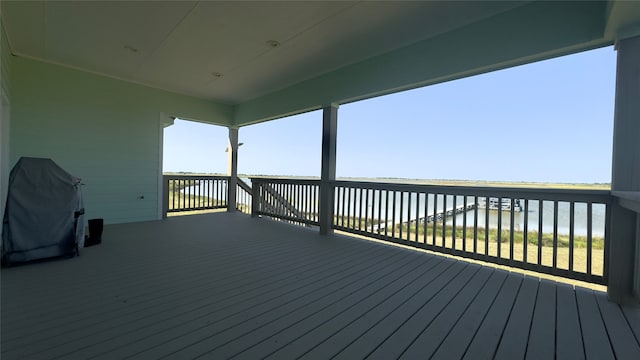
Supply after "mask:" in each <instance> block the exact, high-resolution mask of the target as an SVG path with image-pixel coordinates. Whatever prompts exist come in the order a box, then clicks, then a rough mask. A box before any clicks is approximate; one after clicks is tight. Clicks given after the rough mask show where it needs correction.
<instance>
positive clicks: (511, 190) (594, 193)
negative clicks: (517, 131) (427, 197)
mask: <svg viewBox="0 0 640 360" xmlns="http://www.w3.org/2000/svg"><path fill="white" fill-rule="evenodd" d="M250 179H251V182H254V183H258V182H260V183H265V182H269V183H276V184H277V183H281V184H285V183H286V184H308V185H316V184H319V183H320V179H313V178H300V179H287V178H279V177H277V178H275V177H274V178H271V177H250ZM329 183H330V184H331V185H333V186H349V187H353V188H362V189H365V188H366V189H370V190H391V191H393V190H395V191H425V190H427V191H428V192H431V193H446V194H449V195H469V196H471V195H477V196H490V197H499V196H500V197H513V198H517V197H518V196H517V195H521V197H536V198H539V199H540V200H560V201H583V202H601V203H609V202H610V199H611V195H612V192H611V191H610V190H602V189H566V188H531V187H517V186H475V185H433V184H417V183H415V184H414V183H394V182H378V181H354V180H335V181H330V182H329ZM523 195H524V196H523ZM638 196H640V195H638Z"/></svg>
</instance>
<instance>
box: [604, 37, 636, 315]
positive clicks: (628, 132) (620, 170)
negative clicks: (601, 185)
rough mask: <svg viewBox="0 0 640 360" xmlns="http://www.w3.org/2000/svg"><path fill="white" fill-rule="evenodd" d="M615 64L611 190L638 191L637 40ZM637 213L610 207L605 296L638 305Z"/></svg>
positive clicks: (622, 44)
mask: <svg viewBox="0 0 640 360" xmlns="http://www.w3.org/2000/svg"><path fill="white" fill-rule="evenodd" d="M616 50H617V51H618V63H617V74H616V100H615V116H614V128H613V161H612V175H611V190H612V191H634V192H637V191H640V141H638V139H640V37H635V38H629V39H625V40H620V41H619V42H618V43H617V44H616ZM638 223H640V221H639V219H638V214H637V213H635V212H633V211H631V210H628V209H625V208H623V207H621V206H620V205H618V203H617V202H616V201H614V202H613V204H612V206H611V226H610V229H609V230H610V238H609V240H610V243H609V248H608V256H609V261H608V279H609V285H608V295H609V299H610V300H611V301H615V302H617V303H622V304H629V303H637V302H638V299H637V298H634V295H633V283H634V280H636V279H634V278H635V277H637V276H638V275H634V274H635V273H636V272H637V270H638V262H639V261H640V258H639V257H638V255H637V250H638V249H636V247H638V246H640V244H638V243H637V239H638V237H637V232H638V230H640V229H638V228H637V224H638Z"/></svg>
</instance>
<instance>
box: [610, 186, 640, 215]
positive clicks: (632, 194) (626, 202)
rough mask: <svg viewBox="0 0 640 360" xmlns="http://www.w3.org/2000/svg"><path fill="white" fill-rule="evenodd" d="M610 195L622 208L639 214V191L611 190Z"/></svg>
mask: <svg viewBox="0 0 640 360" xmlns="http://www.w3.org/2000/svg"><path fill="white" fill-rule="evenodd" d="M611 195H612V196H613V197H614V198H615V199H616V200H617V201H618V204H619V205H620V206H622V207H623V208H625V209H629V210H631V211H634V212H636V213H639V214H640V191H612V192H611Z"/></svg>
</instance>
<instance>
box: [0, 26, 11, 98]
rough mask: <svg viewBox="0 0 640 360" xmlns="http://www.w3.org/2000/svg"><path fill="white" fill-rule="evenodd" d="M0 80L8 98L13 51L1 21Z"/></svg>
mask: <svg viewBox="0 0 640 360" xmlns="http://www.w3.org/2000/svg"><path fill="white" fill-rule="evenodd" d="M0 72H1V74H0V79H1V83H2V87H3V88H4V90H5V92H6V93H7V96H10V93H11V49H10V48H9V41H8V40H7V35H6V34H5V32H4V26H2V23H1V20H0Z"/></svg>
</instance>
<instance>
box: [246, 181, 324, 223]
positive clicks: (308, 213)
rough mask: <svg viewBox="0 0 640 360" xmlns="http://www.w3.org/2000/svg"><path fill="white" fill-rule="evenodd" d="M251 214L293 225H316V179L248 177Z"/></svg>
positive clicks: (317, 221)
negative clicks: (251, 199) (251, 192)
mask: <svg viewBox="0 0 640 360" xmlns="http://www.w3.org/2000/svg"><path fill="white" fill-rule="evenodd" d="M251 183H252V189H253V210H252V215H254V216H257V215H265V216H269V217H272V218H274V219H279V220H283V221H287V222H291V223H295V224H304V225H316V226H317V225H319V218H318V206H319V202H318V194H319V183H320V182H319V181H318V180H299V179H266V178H251Z"/></svg>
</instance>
